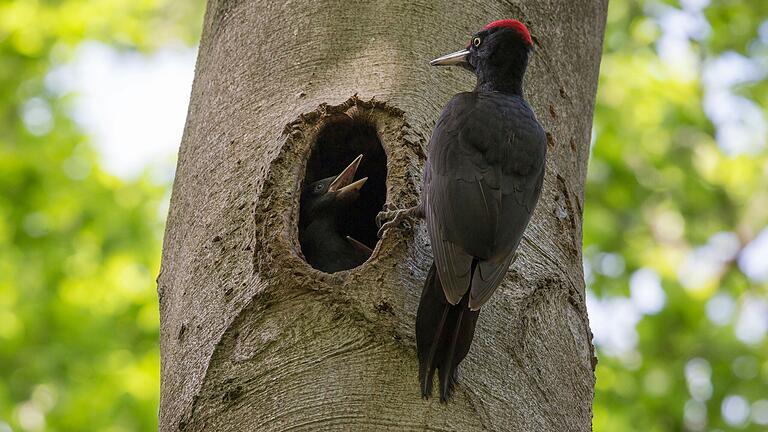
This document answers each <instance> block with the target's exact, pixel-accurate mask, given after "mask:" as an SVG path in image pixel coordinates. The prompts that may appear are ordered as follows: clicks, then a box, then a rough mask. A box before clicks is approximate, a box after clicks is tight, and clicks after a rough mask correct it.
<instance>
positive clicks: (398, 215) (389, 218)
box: [376, 208, 411, 238]
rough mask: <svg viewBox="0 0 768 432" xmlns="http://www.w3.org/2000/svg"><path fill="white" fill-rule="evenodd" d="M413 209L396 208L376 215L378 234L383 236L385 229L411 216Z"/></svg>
mask: <svg viewBox="0 0 768 432" xmlns="http://www.w3.org/2000/svg"><path fill="white" fill-rule="evenodd" d="M410 214H411V209H409V208H407V209H395V210H384V211H381V212H379V214H377V215H376V226H378V227H379V232H378V234H377V235H378V236H379V238H381V237H382V236H383V235H384V231H386V230H388V229H390V228H394V227H396V226H398V225H400V223H401V222H402V221H403V220H405V219H407V218H408V217H410Z"/></svg>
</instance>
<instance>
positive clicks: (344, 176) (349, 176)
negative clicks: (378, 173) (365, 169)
mask: <svg viewBox="0 0 768 432" xmlns="http://www.w3.org/2000/svg"><path fill="white" fill-rule="evenodd" d="M362 159H363V155H360V156H358V157H356V158H355V160H353V161H352V163H350V164H349V165H347V167H346V168H344V170H343V171H342V172H341V173H340V174H339V175H337V176H336V178H335V179H333V182H331V185H330V186H329V187H328V192H329V193H335V194H336V196H337V198H344V197H346V196H348V195H350V194H352V193H354V192H357V191H359V190H360V188H361V187H363V185H364V184H365V182H366V180H368V177H365V178H361V179H360V180H357V181H355V182H353V181H352V180H353V179H354V178H355V173H357V167H358V166H360V161H361V160H362Z"/></svg>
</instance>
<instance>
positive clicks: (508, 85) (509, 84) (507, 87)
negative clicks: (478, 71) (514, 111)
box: [475, 76, 523, 96]
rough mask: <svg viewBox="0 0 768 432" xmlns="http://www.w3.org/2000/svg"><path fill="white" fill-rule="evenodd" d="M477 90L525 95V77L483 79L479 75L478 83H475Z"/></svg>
mask: <svg viewBox="0 0 768 432" xmlns="http://www.w3.org/2000/svg"><path fill="white" fill-rule="evenodd" d="M475 91H476V92H500V93H507V94H510V95H515V96H522V95H523V79H522V77H520V78H519V79H516V80H510V79H505V80H501V79H492V80H481V79H480V77H479V76H478V77H477V84H476V85H475Z"/></svg>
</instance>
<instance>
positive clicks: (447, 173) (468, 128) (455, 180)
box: [424, 92, 546, 307]
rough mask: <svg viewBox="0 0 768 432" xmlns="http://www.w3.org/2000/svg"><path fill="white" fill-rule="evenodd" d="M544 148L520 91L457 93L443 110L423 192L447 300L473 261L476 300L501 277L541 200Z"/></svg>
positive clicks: (455, 296) (463, 287)
mask: <svg viewBox="0 0 768 432" xmlns="http://www.w3.org/2000/svg"><path fill="white" fill-rule="evenodd" d="M545 153H546V135H545V133H544V131H543V129H542V128H541V126H540V125H539V123H538V121H537V120H536V118H535V116H534V114H533V111H532V110H531V109H530V107H529V106H528V104H527V103H526V102H525V100H524V99H523V98H522V97H520V96H512V95H508V94H505V93H498V92H487V93H486V92H468V93H459V94H458V95H456V96H455V97H454V98H453V99H452V100H451V101H450V102H449V104H448V105H447V106H446V108H445V109H444V110H443V113H442V115H441V116H440V119H439V120H438V122H437V125H436V126H435V130H434V132H433V134H432V138H431V140H430V148H429V158H428V164H427V168H426V169H427V172H426V175H425V179H424V193H425V195H426V199H425V210H426V217H427V226H428V228H429V232H430V239H431V243H432V249H433V251H434V253H435V261H436V263H437V267H438V272H439V274H440V277H441V279H443V285H444V289H445V291H446V297H448V299H449V301H451V302H452V303H455V302H458V300H459V299H460V298H461V296H463V294H464V293H466V291H467V288H468V287H469V281H470V277H471V266H472V265H473V264H472V262H473V261H475V262H476V264H477V265H478V266H479V267H478V268H479V270H480V273H481V274H480V275H479V278H480V279H482V280H479V281H478V283H479V285H478V290H479V291H483V292H482V293H481V292H478V293H477V294H478V296H477V297H476V300H477V301H479V303H480V304H482V303H484V302H485V300H487V297H488V296H490V293H492V292H493V290H494V289H495V288H496V285H498V283H499V282H500V280H501V279H500V278H501V277H503V274H504V273H505V272H506V267H507V265H508V263H509V260H510V259H511V257H512V254H513V253H514V250H515V249H516V248H517V245H518V244H519V242H520V240H521V238H522V235H523V231H524V230H525V227H526V225H527V224H528V221H529V220H530V217H531V214H532V213H533V209H534V206H535V205H536V201H537V200H538V197H539V193H540V191H541V185H542V180H543V176H544V159H545ZM476 279H477V278H476ZM483 280H485V281H486V282H487V283H483ZM481 285H482V286H481ZM474 291H475V288H474V281H473V296H474V294H475V292H474ZM475 304H476V305H477V302H476V303H475ZM478 307H479V306H478Z"/></svg>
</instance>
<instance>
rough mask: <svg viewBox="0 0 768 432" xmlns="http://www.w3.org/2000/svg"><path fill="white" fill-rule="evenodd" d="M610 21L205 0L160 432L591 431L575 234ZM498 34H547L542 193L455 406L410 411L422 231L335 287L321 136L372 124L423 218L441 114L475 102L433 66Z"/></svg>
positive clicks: (438, 4)
mask: <svg viewBox="0 0 768 432" xmlns="http://www.w3.org/2000/svg"><path fill="white" fill-rule="evenodd" d="M606 7H607V1H605V0H600V1H592V0H578V1H563V0H545V1H541V2H525V3H524V2H522V1H519V0H518V1H491V0H486V1H481V2H474V3H473V4H472V5H471V6H469V5H465V6H460V7H459V6H457V5H456V4H455V2H451V1H436V0H417V1H411V2H387V1H383V2H382V1H366V2H359V3H358V2H342V1H323V2H318V1H309V0H296V1H288V2H285V3H284V4H282V5H278V4H277V2H269V1H240V0H211V1H210V3H209V5H208V11H207V15H206V21H205V28H204V32H203V40H202V44H201V47H200V53H199V58H198V64H197V70H196V76H195V82H194V86H193V91H192V99H191V103H190V108H189V114H188V119H187V125H186V130H185V134H184V138H183V141H182V146H181V151H180V154H179V163H178V170H177V174H176V181H175V184H174V188H173V197H172V200H171V211H170V215H169V219H168V226H167V231H166V237H165V244H164V250H163V263H162V270H161V273H160V276H159V277H158V294H159V298H160V312H161V355H162V370H161V406H160V429H161V430H163V431H172V430H173V431H175V430H182V431H203V430H206V431H216V430H222V431H224V430H226V431H229V430H248V431H250V430H254V431H255V430H258V431H270V430H386V429H391V430H425V429H426V430H462V431H473V430H507V431H534V430H535V431H540V430H551V431H567V430H578V431H588V430H590V428H591V426H590V424H591V414H592V410H591V402H592V396H593V387H594V373H593V368H594V363H593V349H592V344H591V334H590V331H589V325H588V320H587V315H586V311H585V304H584V285H583V282H582V269H581V216H582V202H583V183H584V176H585V171H586V163H587V155H588V146H589V138H590V128H591V121H592V110H593V104H594V95H595V90H596V83H597V74H598V65H599V60H600V48H601V43H602V34H603V28H604V20H605V14H606ZM499 18H519V19H521V20H523V21H524V22H525V23H526V24H527V25H528V27H529V29H530V30H531V33H532V34H533V35H534V36H535V45H536V48H535V53H534V55H533V57H532V63H531V66H530V68H529V71H528V75H527V82H526V86H525V87H526V94H527V97H528V100H529V101H530V102H531V104H532V106H533V108H534V110H535V112H536V113H537V115H538V117H539V120H540V121H541V122H542V124H543V125H544V128H545V130H546V131H547V136H548V138H549V144H550V149H549V155H548V165H547V174H546V179H545V184H544V190H543V193H542V198H541V202H540V204H539V206H538V208H537V210H536V213H535V215H534V217H533V221H532V223H531V225H530V227H529V229H528V232H527V234H526V237H525V239H524V241H523V243H522V245H521V247H520V249H519V257H518V259H517V262H516V263H515V264H514V265H513V266H512V270H511V271H510V272H509V275H508V277H507V280H506V281H505V282H504V284H503V285H502V287H500V289H499V291H498V292H497V293H496V295H495V296H494V297H493V298H492V300H491V301H490V302H489V304H488V305H487V306H486V307H484V308H483V311H482V313H481V315H480V320H479V322H478V327H477V333H476V337H475V341H474V344H473V347H472V351H471V352H470V354H469V356H468V357H467V359H466V360H465V361H464V363H463V364H462V372H463V374H462V376H461V377H460V381H459V386H458V388H457V393H456V396H455V398H454V401H453V402H452V403H450V404H448V405H441V404H439V402H438V401H437V400H436V399H432V400H429V401H424V400H421V399H420V398H419V392H418V379H417V361H416V354H415V347H414V345H415V344H414V335H413V333H414V330H413V326H414V315H415V311H416V305H417V302H418V298H419V294H420V290H421V286H422V282H423V280H424V278H425V276H426V271H427V270H428V264H429V262H430V250H429V246H428V244H427V241H426V234H425V230H424V227H423V226H420V225H419V226H416V227H414V228H413V229H405V230H401V231H390V232H389V233H388V234H387V235H386V236H385V238H384V239H383V241H381V242H380V243H379V244H378V246H377V247H376V250H375V251H374V255H373V257H372V258H371V259H370V260H369V261H368V262H367V263H365V264H364V265H363V266H361V267H358V268H356V269H353V270H351V271H347V272H340V273H336V274H332V275H328V274H323V273H320V272H318V271H316V270H313V269H312V268H311V267H310V266H309V265H307V264H306V263H305V262H304V261H303V260H302V258H301V256H300V252H299V251H300V249H299V246H298V241H297V234H296V218H297V216H298V208H297V207H298V190H299V188H300V186H301V182H302V178H303V175H304V167H305V164H306V161H307V157H308V155H309V151H310V148H311V145H312V139H313V137H314V136H315V134H316V133H317V130H318V128H319V127H320V125H321V124H322V123H323V121H324V120H325V119H327V118H330V117H332V116H336V115H349V116H351V117H355V116H359V117H364V118H366V119H368V120H369V121H370V122H372V123H373V124H375V126H376V128H377V130H378V133H379V135H380V138H381V140H382V144H383V146H384V148H385V150H386V153H387V158H388V170H389V171H388V180H387V202H389V203H394V204H396V205H397V206H405V205H410V204H413V203H414V202H415V199H416V196H417V194H418V189H419V184H420V177H421V167H422V166H423V161H424V154H425V149H426V145H427V141H428V138H429V134H430V131H431V128H432V127H433V126H434V122H435V120H436V119H437V117H438V114H439V112H440V109H441V108H442V107H443V105H444V104H445V103H446V102H447V100H448V99H449V98H450V97H451V96H452V95H453V94H455V93H456V92H458V91H462V90H467V89H470V88H471V87H472V86H473V78H472V77H471V76H470V75H469V74H467V73H465V72H463V71H460V70H446V69H437V68H431V67H429V66H428V64H427V62H428V60H429V59H431V58H433V57H436V56H437V55H440V54H444V53H447V52H450V51H452V50H454V49H457V48H459V47H462V46H464V45H465V44H466V42H467V35H468V34H471V32H473V31H474V30H476V29H478V28H480V27H481V26H482V25H484V24H486V23H487V22H490V21H492V20H494V19H499ZM354 94H357V95H358V98H359V99H358V98H353V97H352V96H353V95H354ZM372 100H373V101H372ZM321 104H327V105H322V106H321ZM318 106H319V108H318Z"/></svg>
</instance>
